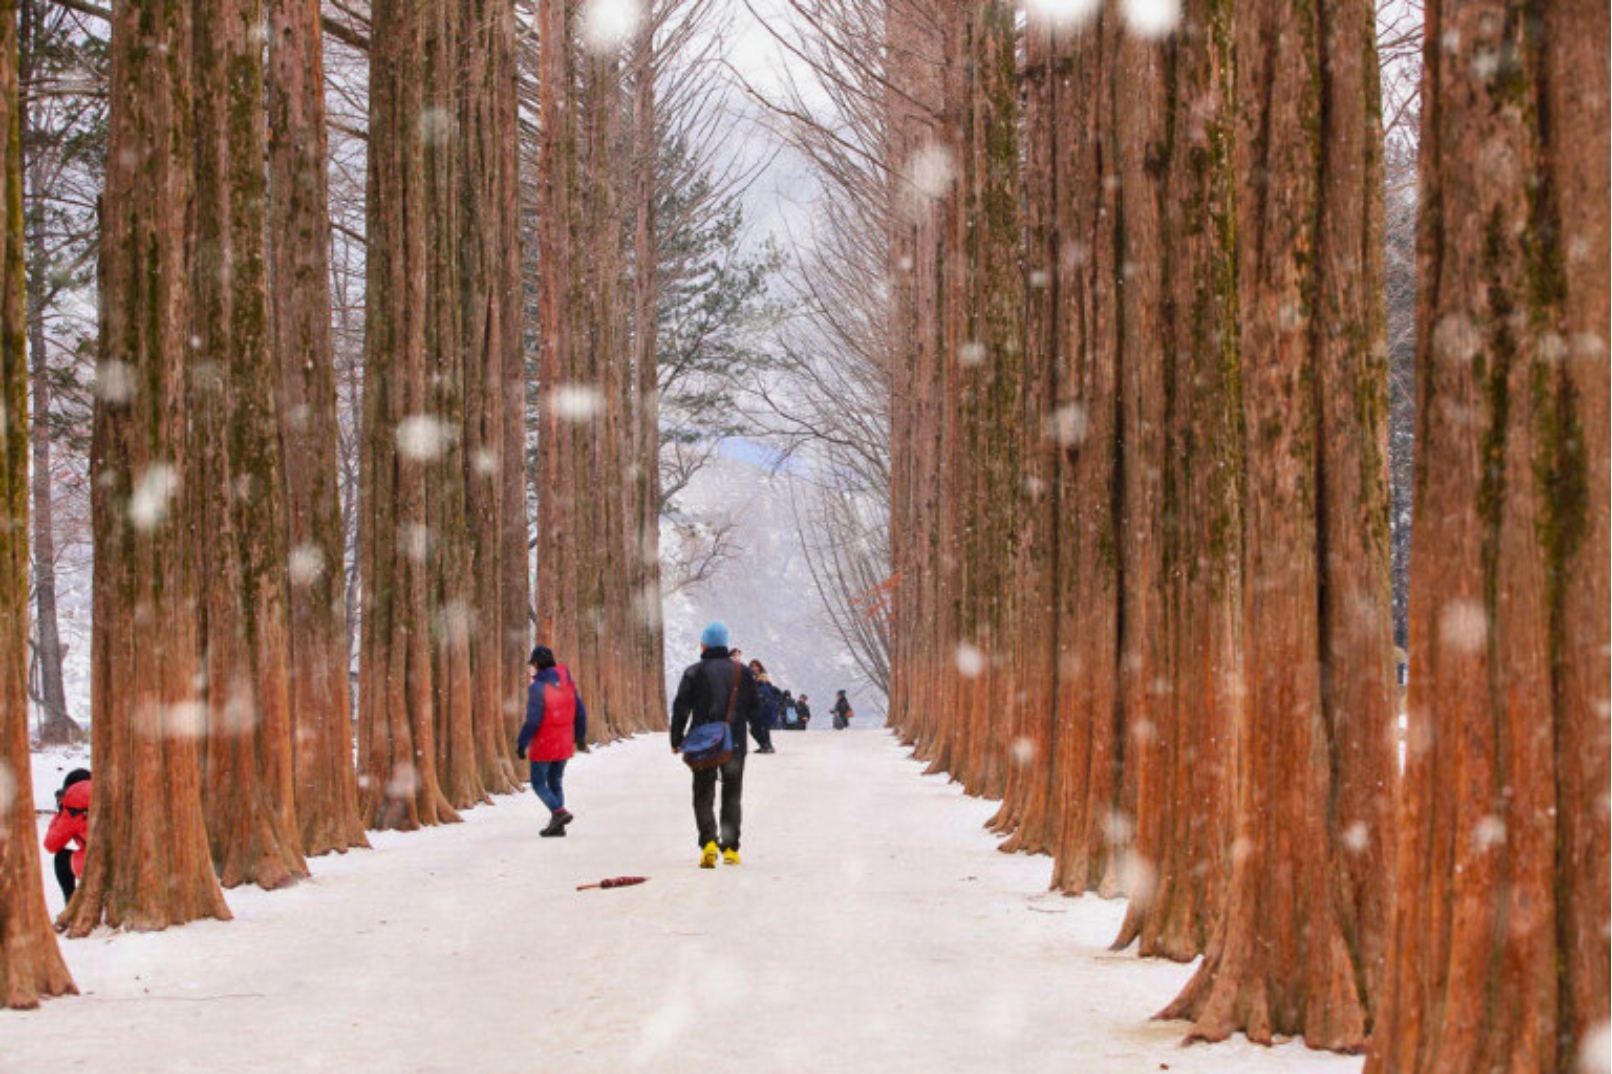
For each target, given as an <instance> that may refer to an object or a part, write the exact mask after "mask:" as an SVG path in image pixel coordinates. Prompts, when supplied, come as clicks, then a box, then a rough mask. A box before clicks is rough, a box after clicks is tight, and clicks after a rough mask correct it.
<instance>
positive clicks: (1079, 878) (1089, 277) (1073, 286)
mask: <svg viewBox="0 0 1612 1074" xmlns="http://www.w3.org/2000/svg"><path fill="white" fill-rule="evenodd" d="M1116 17H1117V16H1116V15H1115V14H1114V13H1112V12H1106V13H1104V14H1103V15H1101V16H1100V17H1099V21H1098V23H1096V24H1095V25H1092V26H1088V27H1087V28H1086V29H1085V31H1084V32H1082V33H1078V34H1075V35H1073V39H1072V40H1071V42H1070V46H1069V48H1070V52H1069V64H1070V74H1069V78H1070V81H1071V83H1072V86H1073V87H1074V92H1073V93H1072V94H1071V95H1070V96H1071V98H1072V99H1071V100H1070V102H1069V107H1068V108H1067V109H1065V110H1064V113H1063V115H1061V116H1060V117H1059V118H1060V119H1061V120H1063V121H1064V122H1065V123H1066V124H1067V125H1066V127H1065V129H1064V134H1063V136H1062V138H1061V141H1062V144H1065V145H1067V146H1068V147H1069V150H1068V154H1069V160H1068V162H1067V167H1068V168H1069V172H1068V178H1067V181H1065V180H1063V179H1062V178H1060V182H1059V184H1058V190H1059V195H1060V197H1061V198H1067V199H1068V204H1067V206H1061V207H1060V209H1061V211H1062V213H1063V214H1064V217H1063V219H1064V221H1065V222H1064V224H1063V226H1062V231H1063V240H1064V248H1063V250H1062V251H1061V255H1062V256H1061V261H1060V265H1059V270H1060V277H1061V280H1062V281H1063V282H1064V283H1065V285H1066V286H1064V287H1063V288H1062V289H1061V290H1060V296H1059V297H1060V299H1061V301H1062V302H1063V309H1062V311H1061V315H1062V320H1061V324H1060V330H1061V335H1060V338H1059V340H1058V344H1059V350H1060V352H1061V353H1062V355H1063V360H1064V362H1065V363H1066V365H1065V368H1064V370H1063V371H1062V372H1061V374H1060V376H1059V378H1058V382H1059V394H1058V397H1057V404H1058V406H1057V410H1056V421H1057V422H1058V428H1057V429H1056V430H1055V435H1056V436H1057V437H1058V438H1059V439H1060V440H1061V441H1062V446H1063V448H1064V450H1065V452H1066V453H1067V459H1066V461H1067V465H1065V466H1064V467H1063V468H1062V470H1061V473H1060V475H1059V476H1060V479H1061V487H1060V489H1059V495H1058V502H1059V506H1060V508H1061V510H1062V511H1063V516H1062V518H1061V519H1060V521H1061V522H1063V524H1064V525H1065V526H1067V527H1068V532H1067V534H1066V543H1067V547H1068V552H1069V554H1068V555H1067V556H1064V555H1062V554H1061V552H1062V549H1060V557H1059V563H1058V570H1059V576H1058V579H1057V585H1056V591H1057V593H1058V594H1059V598H1060V601H1061V605H1060V609H1059V618H1060V623H1059V627H1058V640H1059V646H1060V649H1059V654H1058V668H1059V675H1058V688H1057V693H1056V705H1057V727H1058V730H1057V736H1058V762H1057V767H1056V769H1055V771H1054V788H1055V789H1054V795H1055V801H1056V802H1057V803H1058V808H1059V810H1060V811H1061V812H1062V814H1063V818H1062V838H1061V839H1060V842H1059V845H1058V846H1057V848H1056V856H1057V864H1056V866H1055V868H1054V871H1053V886H1054V887H1056V888H1058V889H1060V890H1062V891H1064V892H1065V893H1067V894H1078V893H1082V892H1085V891H1097V892H1100V893H1102V894H1104V895H1113V894H1117V893H1118V870H1117V862H1118V856H1117V854H1115V853H1114V852H1113V851H1114V849H1115V847H1114V846H1113V845H1112V844H1115V843H1116V839H1115V838H1113V837H1114V836H1117V835H1121V834H1123V833H1122V832H1121V831H1120V830H1119V826H1118V825H1116V823H1115V812H1116V810H1117V809H1118V807H1119V795H1120V774H1121V767H1120V766H1121V756H1120V750H1121V748H1122V743H1123V740H1122V737H1121V729H1122V727H1123V711H1124V710H1123V707H1122V699H1121V696H1120V683H1119V644H1120V634H1119V632H1120V604H1121V590H1120V581H1121V578H1120V533H1119V527H1120V521H1121V510H1122V507H1123V500H1122V497H1123V486H1122V481H1123V477H1124V473H1123V469H1122V467H1123V464H1124V457H1123V455H1122V453H1121V445H1120V438H1121V436H1122V435H1123V427H1122V425H1121V410H1120V395H1119V368H1118V363H1119V343H1120V336H1119V318H1120V311H1119V309H1118V287H1117V284H1118V282H1119V273H1120V271H1121V269H1122V263H1121V250H1120V239H1121V235H1120V232H1119V230H1118V229H1119V211H1120V206H1119V204H1118V191H1119V184H1120V181H1121V180H1120V175H1119V173H1118V171H1117V161H1116V160H1115V159H1114V157H1115V154H1114V152H1113V146H1114V142H1115V139H1116V137H1117V135H1116V132H1115V131H1114V130H1113V126H1114V123H1115V117H1114V115H1113V108H1112V98H1111V96H1110V93H1109V82H1110V79H1112V78H1113V76H1114V72H1113V64H1112V59H1111V57H1110V56H1109V55H1108V53H1109V51H1110V50H1111V48H1112V41H1113V39H1114V38H1115V37H1116V35H1117V30H1116V29H1115V28H1114V27H1113V26H1111V25H1109V24H1110V23H1111V22H1113V21H1115V19H1116Z"/></svg>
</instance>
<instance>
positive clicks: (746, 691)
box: [672, 648, 761, 756]
mask: <svg viewBox="0 0 1612 1074" xmlns="http://www.w3.org/2000/svg"><path fill="white" fill-rule="evenodd" d="M735 675H738V676H740V679H739V695H738V697H736V698H734V703H733V718H732V723H733V752H734V754H735V755H736V756H743V754H744V752H745V733H744V731H745V725H746V724H749V725H750V726H752V727H754V726H756V722H757V721H758V720H759V719H760V718H761V707H760V706H759V705H758V704H757V703H756V680H755V677H754V676H753V675H751V674H750V669H749V668H747V667H744V666H743V665H742V664H738V663H735V662H734V659H733V658H732V657H731V656H729V655H728V651H727V649H724V648H713V649H707V650H705V652H703V653H701V654H700V659H699V662H698V663H695V664H690V665H689V666H688V667H687V668H686V669H684V671H683V681H682V682H680V683H678V685H677V697H676V699H675V700H673V701H672V749H674V750H676V749H682V748H683V735H684V734H685V733H686V732H687V731H688V729H689V726H690V718H692V721H693V723H694V724H702V723H712V722H714V721H716V720H720V719H722V718H723V716H725V715H726V714H727V710H728V698H729V697H730V696H731V695H732V691H733V677H734V676H735Z"/></svg>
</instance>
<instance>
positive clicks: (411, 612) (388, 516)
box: [358, 0, 462, 830]
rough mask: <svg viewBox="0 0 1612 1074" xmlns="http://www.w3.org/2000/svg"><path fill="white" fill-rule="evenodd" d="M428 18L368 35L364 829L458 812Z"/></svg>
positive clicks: (398, 8) (419, 9) (408, 4)
mask: <svg viewBox="0 0 1612 1074" xmlns="http://www.w3.org/2000/svg"><path fill="white" fill-rule="evenodd" d="M430 17H431V12H430V10H429V6H428V5H422V4H419V3H417V2H414V0H379V2H377V3H376V4H375V5H374V8H373V12H372V33H371V38H370V41H371V49H370V126H369V187H368V200H367V209H366V212H367V217H368V228H367V235H368V240H369V242H368V246H367V252H368V259H367V266H368V268H367V273H368V277H367V278H368V282H367V287H366V292H367V294H368V295H369V301H368V303H367V305H366V310H365V356H364V368H365V377H364V423H363V443H362V448H361V451H362V465H363V474H362V477H363V482H362V485H363V487H362V493H361V496H362V508H361V511H360V517H361V520H362V522H361V525H362V536H361V543H362V550H361V553H360V560H361V564H362V574H363V638H362V641H361V646H360V657H359V699H360V704H359V718H358V749H359V758H358V765H359V773H360V775H359V797H360V803H361V811H362V813H363V815H364V817H365V819H366V821H367V823H368V824H369V825H370V826H371V827H377V828H397V829H405V830H409V829H413V828H417V827H419V826H420V825H423V824H439V823H445V822H453V821H457V820H458V819H459V816H458V814H457V813H456V812H455V811H454V809H453V807H452V805H450V804H449V802H448V800H447V798H446V797H445V796H444V794H443V791H442V787H441V784H440V782H439V780H438V774H437V773H438V744H437V719H436V708H435V706H436V702H435V694H434V691H435V688H436V684H435V679H436V675H435V674H434V668H433V663H434V661H433V649H434V646H433V637H432V618H431V609H432V598H433V596H434V591H433V584H432V583H433V573H432V562H431V556H432V552H433V541H434V539H435V537H436V535H435V534H434V533H433V523H435V522H436V521H437V518H436V516H434V515H433V513H432V503H431V502H430V501H429V500H428V497H427V491H426V485H427V477H428V474H431V473H432V472H433V471H434V469H435V466H434V463H435V462H436V460H437V459H438V458H439V452H440V450H441V446H442V432H443V429H442V426H441V424H440V423H439V421H438V419H437V418H436V416H435V411H434V406H433V400H432V398H431V396H430V394H429V392H428V380H427V367H428V350H427V340H428V338H429V335H428V333H430V332H432V331H435V327H434V326H432V325H429V324H428V321H429V319H430V316H431V311H432V306H431V305H430V303H429V301H428V290H427V280H428V273H429V269H428V264H429V261H430V259H431V251H430V249H429V246H428V241H427V234H428V230H429V225H430V223H431V221H430V218H429V216H430V207H431V206H432V204H433V201H432V197H431V193H430V187H429V185H428V177H427V169H426V159H425V158H426V152H425V147H424V145H423V144H422V143H423V139H426V138H429V139H442V138H445V137H446V135H447V131H446V130H445V129H444V128H445V127H446V126H447V120H446V117H444V116H443V115H442V113H441V112H440V111H432V110H430V109H429V108H428V102H429V101H430V100H431V98H430V97H429V96H428V89H429V88H430V87H431V85H432V82H431V74H430V71H429V69H428V65H427V59H426V51H425V48H426V39H427V33H428V28H429V27H428V24H429V22H430ZM461 524H462V523H461Z"/></svg>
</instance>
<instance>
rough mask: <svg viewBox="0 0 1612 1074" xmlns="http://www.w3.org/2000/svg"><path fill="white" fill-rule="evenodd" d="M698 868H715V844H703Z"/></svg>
mask: <svg viewBox="0 0 1612 1074" xmlns="http://www.w3.org/2000/svg"><path fill="white" fill-rule="evenodd" d="M700 868H701V869H715V868H716V844H715V843H707V844H705V847H704V849H703V850H701V851H700Z"/></svg>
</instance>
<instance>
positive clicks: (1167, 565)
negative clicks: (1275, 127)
mask: <svg viewBox="0 0 1612 1074" xmlns="http://www.w3.org/2000/svg"><path fill="white" fill-rule="evenodd" d="M1227 13H1228V9H1227V8H1226V7H1225V6H1224V5H1217V4H1214V3H1206V2H1199V3H1191V4H1188V5H1186V8H1185V10H1184V11H1183V13H1182V17H1183V23H1182V28H1181V32H1180V33H1177V34H1175V35H1173V36H1172V37H1171V38H1170V39H1169V40H1168V41H1167V42H1163V43H1161V44H1159V45H1158V46H1156V48H1157V49H1158V51H1159V53H1160V66H1158V67H1155V68H1153V69H1152V71H1151V78H1150V79H1149V80H1148V82H1147V83H1145V84H1152V83H1154V82H1156V83H1157V86H1158V89H1159V90H1163V91H1164V92H1165V93H1166V97H1165V100H1166V106H1165V107H1166V110H1167V111H1166V114H1165V115H1164V116H1163V117H1162V118H1161V122H1160V124H1159V126H1158V127H1156V128H1154V130H1155V132H1156V133H1155V135H1154V136H1155V138H1156V139H1157V140H1156V141H1154V142H1153V143H1152V145H1153V151H1154V152H1155V153H1156V158H1155V159H1156V160H1157V168H1158V170H1159V173H1160V175H1161V178H1162V182H1163V184H1164V191H1163V195H1162V197H1161V198H1160V201H1159V205H1160V221H1159V225H1158V226H1159V229H1160V231H1159V234H1160V236H1161V239H1160V241H1159V243H1158V247H1157V249H1156V250H1154V251H1152V252H1151V253H1148V252H1146V251H1136V252H1134V253H1133V254H1132V256H1131V260H1132V262H1133V263H1135V262H1136V261H1137V260H1138V259H1139V258H1141V257H1150V258H1151V259H1153V260H1154V261H1155V262H1156V263H1157V264H1158V266H1159V268H1160V280H1159V286H1160V287H1161V289H1162V292H1163V296H1164V297H1163V311H1162V313H1163V316H1162V322H1161V324H1160V325H1159V329H1158V337H1157V338H1158V340H1159V349H1160V352H1161V353H1160V357H1159V363H1158V364H1159V366H1160V367H1161V369H1160V372H1161V374H1162V389H1163V392H1164V397H1165V398H1164V405H1163V411H1164V412H1163V414H1162V415H1159V416H1158V417H1157V418H1156V419H1155V420H1159V421H1160V422H1161V424H1162V427H1163V430H1164V436H1165V439H1166V445H1165V447H1164V450H1163V458H1162V459H1157V460H1155V461H1154V462H1153V463H1152V464H1151V465H1154V466H1157V467H1159V469H1160V471H1161V482H1162V488H1161V489H1160V490H1159V495H1160V496H1161V497H1162V499H1163V511H1162V518H1160V519H1159V520H1158V525H1159V526H1160V533H1159V540H1160V542H1161V545H1160V548H1159V551H1158V554H1159V555H1160V557H1161V560H1160V566H1159V570H1160V571H1161V573H1162V578H1161V579H1160V580H1159V581H1158V582H1157V584H1158V586H1159V589H1160V591H1161V597H1162V601H1163V607H1162V609H1161V610H1160V615H1161V616H1162V622H1160V623H1159V624H1158V625H1157V627H1156V628H1155V631H1156V638H1157V643H1158V645H1159V646H1160V647H1161V648H1162V650H1163V653H1162V654H1161V656H1160V659H1161V661H1162V666H1161V667H1160V668H1159V669H1158V671H1157V672H1156V674H1157V676H1158V677H1157V679H1156V680H1155V683H1156V685H1155V687H1154V689H1153V690H1152V691H1150V694H1151V696H1150V698H1149V701H1150V702H1151V705H1150V708H1149V711H1148V713H1147V716H1146V719H1145V721H1137V722H1135V723H1134V724H1133V730H1132V735H1131V738H1130V741H1129V745H1130V746H1131V748H1132V753H1131V757H1130V760H1129V765H1128V767H1129V770H1130V771H1132V772H1134V774H1135V778H1136V781H1137V801H1136V842H1135V854H1136V855H1137V858H1136V867H1135V869H1134V870H1133V873H1134V878H1135V880H1136V881H1137V884H1136V889H1135V890H1132V891H1131V892H1130V896H1131V898H1130V903H1129V905H1128V906H1127V909H1126V919H1125V923H1124V925H1123V926H1122V928H1121V931H1120V935H1119V937H1118V939H1117V940H1116V941H1115V944H1116V946H1120V947H1123V946H1126V945H1128V944H1130V943H1131V942H1132V941H1136V942H1137V943H1138V950H1139V952H1140V953H1141V954H1142V955H1144V956H1149V955H1157V956H1162V957H1166V958H1173V959H1177V960H1183V961H1184V960H1187V959H1190V958H1193V957H1194V956H1196V955H1198V954H1201V953H1202V952H1203V951H1204V949H1205V948H1206V947H1207V945H1208V941H1209V931H1210V929H1211V928H1212V926H1213V923H1214V921H1215V920H1216V918H1217V916H1218V914H1219V912H1220V909H1221V904H1222V899H1223V897H1224V890H1225V886H1226V879H1227V871H1228V866H1229V858H1228V856H1227V850H1228V836H1229V828H1228V825H1229V816H1230V805H1231V802H1230V800H1229V797H1228V792H1229V789H1230V787H1231V782H1232V778H1233V774H1234V772H1235V768H1234V760H1235V749H1234V742H1233V735H1232V732H1233V728H1234V726H1235V724H1236V715H1237V713H1238V711H1239V709H1240V684H1241V676H1242V664H1241V659H1240V652H1241V642H1240V639H1241V626H1240V615H1239V609H1240V607H1241V602H1240V599H1239V593H1238V587H1239V584H1240V573H1239V567H1240V551H1241V531H1240V523H1239V496H1240V493H1241V479H1240V474H1241V465H1242V463H1241V460H1242V450H1241V445H1240V439H1241V426H1240V424H1239V422H1238V418H1237V412H1238V408H1239V407H1240V404H1241V399H1240V395H1239V394H1238V387H1239V386H1238V382H1237V377H1236V370H1237V326H1236V314H1237V301H1236V293H1235V280H1234V279H1232V275H1233V271H1234V266H1235V257H1236V254H1235V249H1234V247H1233V240H1234V238H1235V233H1234V230H1233V223H1232V222H1233V220H1234V213H1233V209H1234V206H1233V204H1232V200H1233V184H1234V182H1235V176H1234V175H1233V174H1232V172H1231V159H1230V146H1231V133H1232V132H1231V123H1232V119H1231V115H1230V109H1229V101H1228V90H1229V88H1230V87H1229V79H1230V58H1231V41H1230V38H1229V31H1230V26H1229V23H1228V22H1227V20H1226V18H1225V16H1226V14H1227ZM1141 85H1144V83H1141V82H1140V80H1139V79H1136V78H1127V80H1126V86H1127V89H1126V93H1127V94H1130V93H1133V92H1139V87H1140V86H1141ZM1142 92H1145V91H1142ZM1155 92H1157V91H1155ZM1121 129H1122V130H1125V129H1126V126H1124V125H1122V128H1121Z"/></svg>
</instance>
